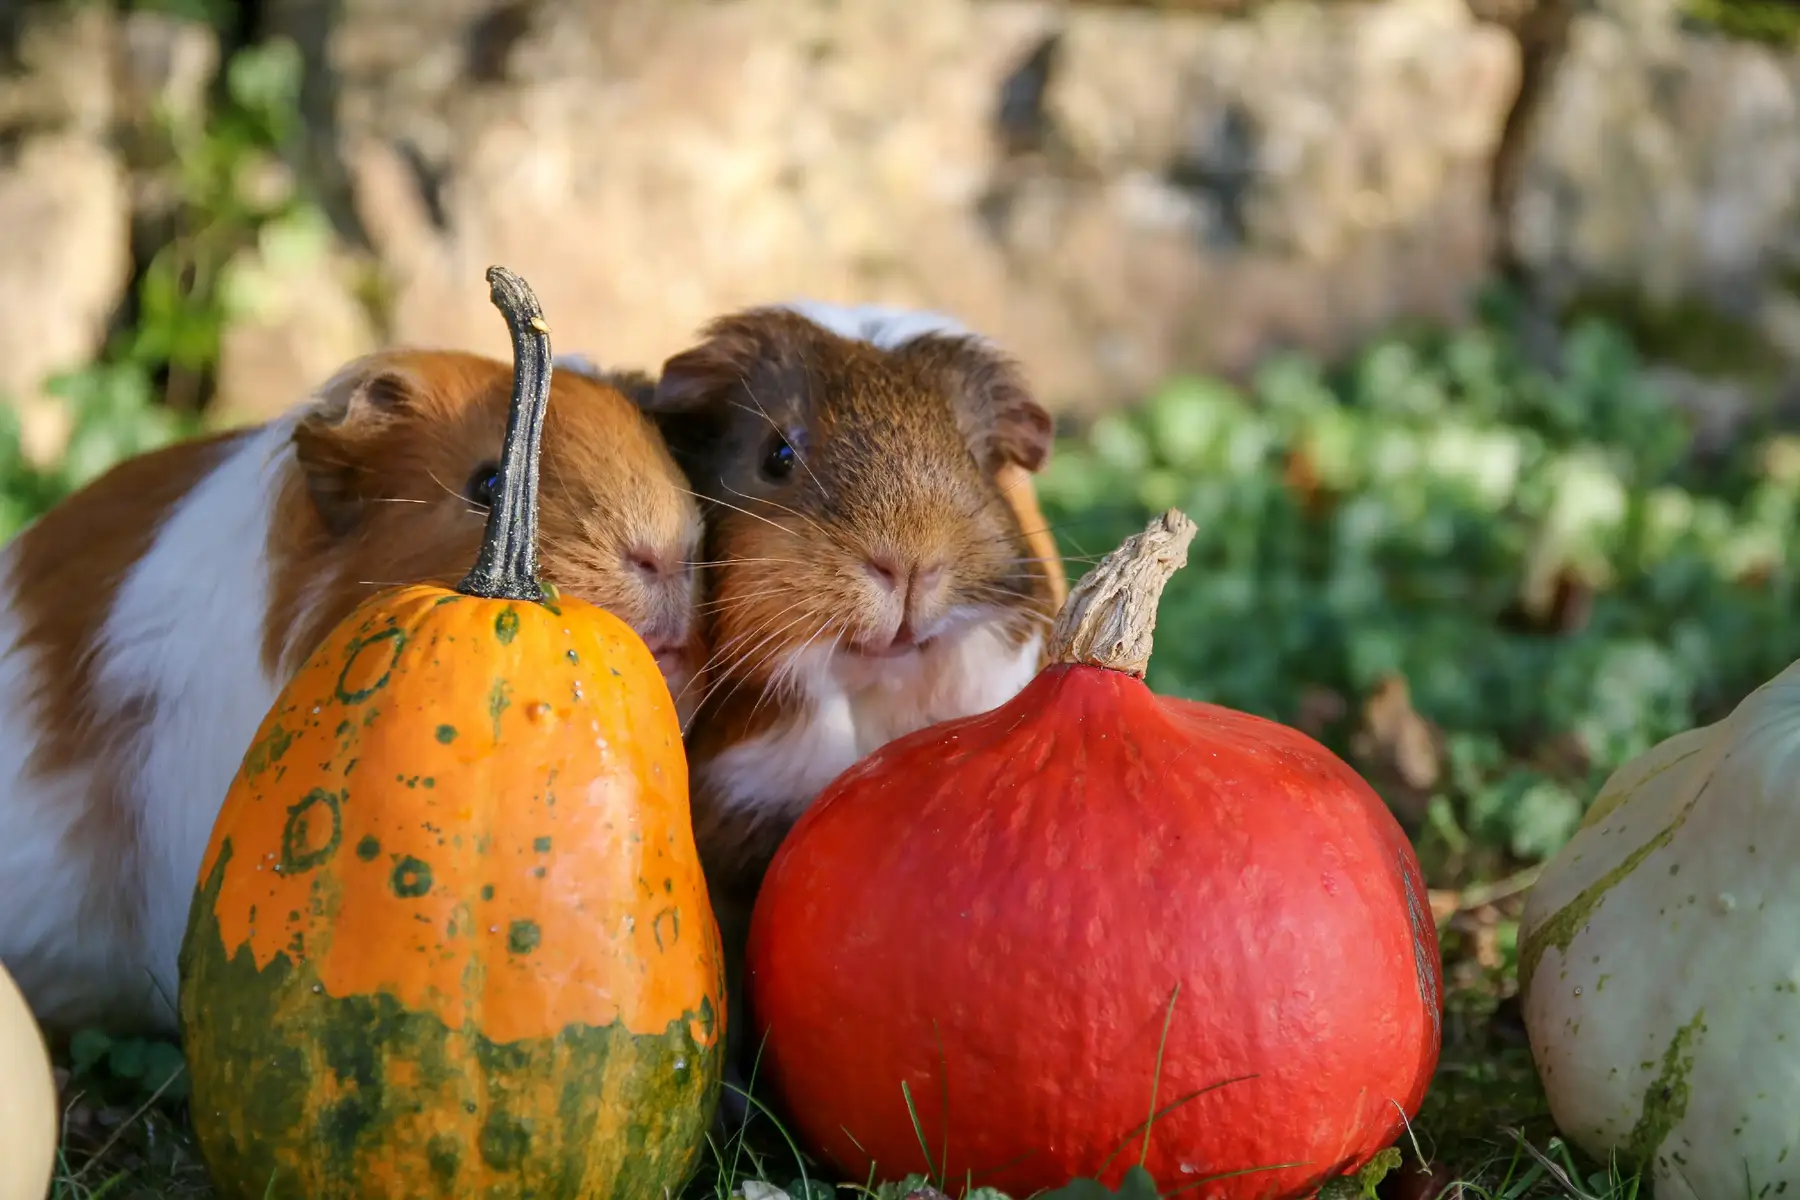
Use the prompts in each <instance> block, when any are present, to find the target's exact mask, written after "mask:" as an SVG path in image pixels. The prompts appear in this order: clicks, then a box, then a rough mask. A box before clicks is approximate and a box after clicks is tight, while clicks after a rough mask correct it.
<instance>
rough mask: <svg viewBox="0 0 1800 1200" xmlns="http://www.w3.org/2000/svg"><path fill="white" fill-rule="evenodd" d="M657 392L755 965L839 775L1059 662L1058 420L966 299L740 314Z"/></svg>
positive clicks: (707, 814)
mask: <svg viewBox="0 0 1800 1200" xmlns="http://www.w3.org/2000/svg"><path fill="white" fill-rule="evenodd" d="M646 392H647V394H645V393H646ZM639 396H640V399H641V400H642V402H643V403H644V404H645V406H646V407H647V408H648V410H649V411H650V412H651V414H652V416H653V417H654V418H655V420H656V422H657V425H658V427H659V428H660V429H661V430H662V432H663V436H664V438H665V440H666V441H667V442H668V444H669V447H670V449H671V450H672V451H673V453H674V455H675V459H676V461H677V462H678V463H679V464H680V465H681V468H682V470H683V472H684V473H685V474H686V475H687V478H688V480H689V482H690V483H691V485H692V487H693V489H694V491H695V492H696V493H698V494H699V496H700V497H701V507H702V511H703V513H704V516H705V524H706V541H705V560H706V561H705V566H704V570H703V571H702V573H701V577H702V580H703V583H702V588H701V592H702V596H703V600H702V603H701V605H700V608H701V611H702V614H703V616H702V621H703V624H704V625H705V627H706V631H705V633H704V635H703V637H704V639H705V641H706V643H707V645H708V648H709V650H710V652H711V657H710V658H709V660H708V663H707V666H706V670H705V672H704V677H703V684H702V685H701V686H702V687H703V691H702V695H701V700H700V704H699V708H698V712H697V714H696V716H695V717H694V719H693V720H692V722H691V723H690V724H689V726H688V731H687V745H688V757H689V771H690V776H689V777H690V779H691V780H692V788H693V801H692V802H693V813H694V828H695V838H696V841H697V843H698V845H699V849H700V855H701V860H702V862H703V864H704V866H705V868H706V873H707V884H708V888H709V891H710V892H711V894H712V898H713V902H714V906H715V910H716V912H717V915H718V918H719V925H720V933H721V936H722V938H723V940H724V943H725V948H726V959H727V971H728V977H729V978H732V979H736V978H738V972H739V971H740V970H741V959H742V952H743V946H744V942H745V940H746V938H747V935H748V923H749V915H750V911H751V907H752V905H753V903H754V900H755V896H756V891H757V888H758V887H759V886H760V884H761V881H762V876H763V873H764V872H765V870H766V869H767V867H768V864H769V861H770V859H771V858H772V857H773V855H774V852H775V850H776V848H777V846H778V845H779V843H780V842H781V840H782V839H783V837H785V835H786V834H787V831H788V830H789V828H790V827H791V826H792V825H793V823H794V821H795V820H796V819H797V818H798V817H799V816H800V814H801V813H802V812H804V811H805V809H806V808H807V806H808V805H810V804H811V803H812V801H813V800H814V798H815V797H816V796H817V795H818V794H819V792H820V791H821V789H823V788H824V786H825V785H826V784H827V783H828V782H830V780H831V779H833V778H834V777H835V776H837V775H838V774H839V773H841V772H842V771H844V770H845V769H847V768H848V767H850V766H851V765H852V764H853V763H855V762H856V761H858V760H859V759H861V758H863V757H864V756H866V755H867V754H869V753H870V752H871V751H873V750H875V749H876V748H877V747H879V746H881V745H883V744H885V743H886V742H888V741H891V740H892V739H894V738H897V737H900V736H902V735H904V734H907V733H911V732H913V731H914V730H917V729H919V728H922V727H923V726H925V725H928V724H933V723H936V722H938V721H943V720H948V719H951V718H955V717H961V716H967V715H971V714H974V713H978V712H983V711H986V710H988V709H990V708H993V707H995V706H997V705H999V704H1001V703H1003V702H1004V701H1006V700H1007V699H1009V698H1011V697H1012V696H1013V695H1014V694H1015V693H1017V692H1018V691H1019V690H1020V689H1021V688H1023V687H1024V685H1025V684H1026V683H1027V682H1029V681H1030V680H1031V678H1032V677H1033V675H1035V674H1036V673H1037V671H1038V670H1039V669H1040V667H1041V666H1042V664H1043V645H1044V640H1045V635H1046V633H1047V632H1048V627H1049V623H1050V621H1051V619H1052V617H1053V616H1054V614H1055V612H1056V610H1057V608H1058V607H1059V606H1060V604H1061V600H1062V596H1063V582H1062V578H1063V577H1062V574H1061V570H1060V563H1059V561H1058V560H1057V558H1056V555H1055V549H1054V542H1053V541H1052V540H1051V539H1050V537H1049V534H1048V532H1047V531H1046V530H1045V529H1044V528H1043V526H1042V520H1041V518H1037V519H1036V520H1037V523H1036V525H1035V527H1033V526H1030V525H1028V524H1026V520H1028V519H1030V517H1031V516H1032V515H1035V513H1036V507H1035V505H1034V504H1032V503H1031V502H1030V500H1029V494H1030V484H1029V477H1030V473H1031V472H1034V471H1037V470H1039V469H1040V468H1041V467H1042V466H1043V465H1044V463H1045V462H1046V460H1047V458H1048V456H1049V453H1050V449H1051V439H1052V423H1051V419H1050V416H1049V414H1048V413H1047V412H1046V411H1045V410H1044V408H1043V407H1042V406H1041V405H1040V404H1039V403H1038V402H1037V400H1036V399H1034V397H1033V396H1032V394H1031V391H1030V390H1029V388H1028V387H1027V384H1026V382H1025V380H1024V378H1023V376H1022V373H1021V371H1020V369H1019V368H1018V367H1017V366H1016V365H1015V364H1014V363H1013V362H1012V361H1011V360H1010V359H1008V358H1007V357H1006V356H1004V355H1003V354H1001V353H1000V352H999V351H998V350H996V349H995V348H994V347H993V346H992V345H990V344H989V343H988V342H987V341H986V340H985V339H982V338H979V337H977V336H975V335H973V334H971V333H969V332H968V331H967V330H965V329H964V328H963V327H962V326H960V325H958V324H956V323H955V322H953V321H950V320H949V319H947V318H944V317H941V316H937V315H935V314H929V313H908V312H899V311H896V310H891V309H873V308H837V307H834V306H830V305H824V304H817V303H809V302H801V303H797V304H790V305H786V306H781V307H773V308H757V309H747V310H744V311H740V312H737V313H734V314H731V315H728V316H725V317H723V318H721V319H719V320H718V321H716V322H714V323H713V324H712V325H711V326H710V327H708V328H707V330H706V331H705V333H704V335H703V340H702V341H701V342H700V344H698V345H696V346H694V347H693V348H691V349H688V350H685V351H683V352H682V353H679V354H677V355H675V356H674V357H672V358H670V359H669V360H668V361H667V362H666V363H665V364H664V365H663V368H662V371H661V375H660V378H659V379H658V380H657V381H656V383H655V387H654V389H653V390H650V389H643V390H641V391H640V392H639ZM1021 485H1022V486H1023V489H1024V492H1025V496H1024V498H1020V499H1011V498H1009V496H1008V491H1009V489H1011V490H1013V491H1018V490H1019V489H1020V488H1021ZM728 990H729V991H730V993H731V994H732V995H733V997H734V1002H735V997H736V996H738V995H741V992H742V989H741V988H740V987H735V986H732V987H730V988H729V989H728ZM736 1024H737V1023H735V1022H728V1025H727V1028H728V1031H730V1030H732V1029H734V1028H735V1026H736ZM737 1032H738V1033H741V1032H742V1031H741V1029H739V1030H737ZM728 1037H732V1038H733V1040H734V1041H735V1040H736V1038H735V1036H734V1035H733V1034H732V1033H730V1032H728Z"/></svg>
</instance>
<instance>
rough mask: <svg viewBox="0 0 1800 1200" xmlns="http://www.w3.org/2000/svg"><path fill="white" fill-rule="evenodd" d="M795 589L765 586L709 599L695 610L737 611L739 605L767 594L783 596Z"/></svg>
mask: <svg viewBox="0 0 1800 1200" xmlns="http://www.w3.org/2000/svg"><path fill="white" fill-rule="evenodd" d="M793 590H794V589H793V588H791V587H787V586H782V587H771V588H764V589H763V590H761V591H759V592H744V593H741V594H739V595H735V596H721V597H719V598H718V599H717V600H707V601H703V602H702V603H700V604H696V605H695V606H694V608H695V610H696V611H698V612H704V613H726V612H735V611H736V610H737V609H738V608H739V607H741V606H742V605H744V604H746V603H748V602H749V601H751V600H761V599H763V598H764V597H765V596H783V595H787V594H788V593H790V592H792V591H793Z"/></svg>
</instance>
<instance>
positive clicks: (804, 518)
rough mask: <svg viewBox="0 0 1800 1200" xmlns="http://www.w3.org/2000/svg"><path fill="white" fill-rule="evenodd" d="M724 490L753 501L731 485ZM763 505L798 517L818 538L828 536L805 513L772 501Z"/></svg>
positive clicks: (727, 485)
mask: <svg viewBox="0 0 1800 1200" xmlns="http://www.w3.org/2000/svg"><path fill="white" fill-rule="evenodd" d="M725 489H726V490H727V491H729V492H730V493H731V494H732V495H734V496H742V497H743V498H744V499H745V500H753V499H755V497H753V496H746V495H744V493H743V492H740V491H738V490H737V489H736V488H734V487H732V486H731V485H730V484H729V483H727V484H725ZM763 503H764V504H767V505H769V506H770V507H772V508H778V509H780V510H781V511H782V512H784V513H788V514H790V515H792V516H795V517H798V518H799V519H800V520H802V521H805V522H806V523H807V524H808V525H810V526H811V527H812V528H813V529H815V530H817V531H818V534H819V536H820V537H826V536H828V535H827V534H826V533H825V531H824V530H823V529H821V528H820V527H819V523H818V522H817V521H815V520H813V519H812V518H811V517H809V516H807V515H806V514H805V513H803V512H796V511H795V510H794V509H791V508H789V507H788V506H787V505H785V504H778V503H776V502H775V501H773V500H764V501H763Z"/></svg>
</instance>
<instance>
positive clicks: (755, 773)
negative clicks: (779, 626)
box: [704, 626, 1042, 820]
mask: <svg viewBox="0 0 1800 1200" xmlns="http://www.w3.org/2000/svg"><path fill="white" fill-rule="evenodd" d="M1041 645H1042V639H1041V638H1039V637H1032V638H1030V639H1028V640H1027V641H1026V642H1025V643H1024V644H1023V645H1015V644H1012V643H1010V642H1008V641H1007V640H1006V639H1005V638H1003V637H1002V636H1001V635H1000V633H999V631H998V630H996V629H994V628H992V627H989V626H980V627H977V628H975V629H971V630H969V631H968V632H966V633H963V634H961V635H959V636H958V637H956V638H954V639H952V640H948V641H946V642H943V643H940V644H937V645H933V646H931V647H929V648H927V649H926V650H925V651H924V652H923V653H921V654H919V655H916V656H914V657H912V658H909V659H903V660H899V661H894V660H884V661H862V660H856V659H851V658H847V657H846V656H844V655H841V654H832V653H827V652H818V651H808V652H806V653H805V654H804V655H803V657H802V659H801V661H800V662H799V663H798V664H796V668H795V670H794V673H793V678H794V680H795V686H796V687H797V688H798V690H799V693H800V697H801V701H802V703H801V705H800V708H799V711H798V712H796V713H795V714H794V715H792V716H790V717H788V718H786V719H784V720H783V721H782V722H781V723H779V724H777V725H775V726H774V727H772V728H770V729H768V730H765V731H764V732H762V733H760V734H758V735H757V736H756V737H754V738H751V739H750V740H748V741H745V742H743V743H741V744H739V745H736V746H733V747H732V748H731V749H729V750H727V751H725V753H723V754H721V755H719V756H718V757H717V758H715V759H714V760H713V761H712V762H711V763H709V764H707V766H706V767H705V768H704V772H705V777H704V782H705V783H706V785H707V786H708V788H709V789H710V790H711V791H712V792H713V794H714V795H715V796H717V797H718V798H719V799H720V801H721V802H722V803H723V804H724V805H725V806H726V807H728V808H732V809H738V810H740V811H741V810H746V809H748V810H753V811H760V812H763V813H766V814H767V815H768V816H770V817H772V818H773V817H779V818H785V819H788V820H792V819H794V818H796V817H798V816H799V815H800V813H801V812H803V811H804V810H805V809H806V807H807V805H809V804H811V803H812V801H813V799H814V798H815V797H816V796H817V795H818V794H819V792H820V791H821V790H822V789H823V788H824V787H825V785H826V784H828V783H830V782H831V781H832V780H833V779H835V778H836V777H837V776H838V775H840V774H842V773H843V772H844V771H846V770H848V769H849V768H850V767H851V766H852V765H854V764H855V763H856V762H857V761H858V760H859V759H861V758H864V757H866V756H867V755H868V754H870V753H871V752H872V751H874V750H876V749H878V748H879V747H881V746H884V745H886V744H887V743H888V742H891V741H893V740H894V739H895V738H898V737H903V736H905V735H906V734H909V733H912V732H914V731H916V730H919V729H923V728H924V727H925V726H927V725H931V724H935V723H936V722H939V721H947V720H951V719H953V718H956V717H966V716H973V715H974V714H976V713H982V712H986V711H988V710H989V709H991V708H996V707H998V706H1000V705H1001V704H1004V703H1006V701H1008V700H1010V699H1012V698H1013V697H1014V696H1016V695H1017V694H1018V693H1019V691H1020V690H1021V689H1023V688H1024V686H1025V685H1026V684H1027V683H1029V682H1031V679H1032V677H1033V676H1034V675H1035V674H1036V673H1037V667H1038V653H1039V649H1040V647H1041Z"/></svg>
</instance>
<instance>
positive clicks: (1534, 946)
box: [1519, 663, 1800, 1200]
mask: <svg viewBox="0 0 1800 1200" xmlns="http://www.w3.org/2000/svg"><path fill="white" fill-rule="evenodd" d="M1797 853H1800V663H1795V664H1794V665H1793V666H1790V667H1789V668H1788V669H1787V670H1786V671H1784V672H1783V673H1782V674H1781V675H1779V676H1777V677H1776V678H1775V679H1773V680H1770V681H1769V682H1768V683H1766V684H1764V685H1763V686H1762V687H1761V688H1759V689H1758V690H1757V691H1755V692H1754V693H1752V694H1751V695H1750V696H1748V697H1746V698H1745V699H1744V701H1743V702H1742V703H1741V704H1740V705H1739V706H1738V707H1737V708H1736V709H1735V710H1734V711H1733V712H1732V713H1731V715H1730V716H1728V717H1726V718H1725V719H1724V720H1722V721H1720V722H1718V723H1717V724H1714V725H1709V726H1705V727H1702V728H1699V729H1692V730H1688V731H1687V732H1685V733H1681V734H1678V735H1676V736H1675V737H1672V738H1670V739H1668V740H1667V741H1665V742H1663V743H1662V744H1660V745H1658V746H1656V747H1654V748H1652V749H1651V750H1649V751H1648V752H1646V753H1645V754H1643V755H1641V756H1640V757H1638V758H1637V759H1636V760H1634V761H1632V762H1630V763H1627V764H1626V765H1625V766H1623V767H1621V768H1620V769H1619V770H1618V771H1616V772H1615V773H1614V774H1613V775H1612V777H1611V778H1610V779H1608V780H1607V782H1606V784H1605V785H1604V786H1603V787H1602V788H1601V791H1600V794H1599V796H1598V797H1597V798H1596V799H1595V801H1594V804H1593V806H1592V807H1591V808H1590V809H1589V812H1588V814H1587V817H1586V818H1585V819H1584V820H1583V822H1582V825H1581V828H1580V829H1579V830H1578V831H1577V832H1576V834H1575V836H1574V837H1573V838H1572V839H1571V840H1570V841H1569V843H1568V844H1567V845H1566V846H1564V847H1563V849H1562V850H1561V851H1560V852H1559V853H1558V854H1556V855H1555V856H1554V857H1553V858H1552V859H1551V860H1550V861H1549V862H1548V863H1546V864H1545V866H1544V869H1543V871H1542V873H1541V874H1540V876H1539V878H1538V880H1537V883H1536V884H1535V886H1534V887H1533V888H1532V891H1531V894H1530V895H1529V896H1528V897H1527V900H1526V904H1525V912H1524V918H1523V922H1522V925H1521V928H1520V931H1519V938H1520V941H1519V976H1520V985H1521V989H1522V991H1523V994H1524V1010H1525V1024H1526V1028H1527V1029H1528V1031H1529V1032H1530V1035H1531V1049H1532V1054H1533V1056H1534V1058H1535V1059H1536V1061H1537V1066H1538V1070H1539V1073H1540V1074H1541V1075H1542V1077H1543V1082H1544V1088H1545V1091H1546V1092H1547V1094H1548V1096H1549V1100H1550V1108H1551V1112H1552V1115H1553V1116H1554V1117H1555V1119H1556V1122H1557V1124H1558V1126H1560V1127H1561V1129H1562V1131H1563V1133H1564V1134H1565V1135H1566V1136H1567V1137H1568V1138H1569V1140H1571V1141H1572V1142H1574V1143H1575V1144H1576V1145H1578V1146H1580V1147H1582V1148H1583V1149H1584V1150H1586V1151H1587V1152H1588V1153H1590V1154H1592V1155H1594V1156H1595V1157H1597V1158H1599V1159H1600V1160H1601V1161H1605V1160H1606V1159H1607V1158H1608V1156H1609V1155H1612V1154H1615V1153H1616V1154H1618V1155H1619V1156H1621V1157H1622V1158H1623V1159H1624V1160H1626V1161H1627V1162H1629V1163H1633V1164H1636V1165H1640V1166H1642V1167H1643V1168H1645V1171H1646V1175H1647V1176H1649V1177H1651V1178H1653V1179H1654V1180H1655V1187H1656V1195H1657V1200H1678V1198H1681V1197H1698V1198H1699V1200H1745V1198H1748V1200H1760V1198H1763V1197H1770V1198H1773V1197H1775V1196H1778V1195H1787V1194H1790V1193H1791V1194H1792V1195H1794V1196H1800V870H1796V854H1797Z"/></svg>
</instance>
